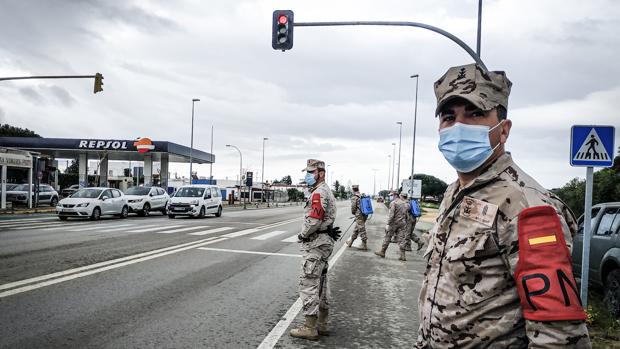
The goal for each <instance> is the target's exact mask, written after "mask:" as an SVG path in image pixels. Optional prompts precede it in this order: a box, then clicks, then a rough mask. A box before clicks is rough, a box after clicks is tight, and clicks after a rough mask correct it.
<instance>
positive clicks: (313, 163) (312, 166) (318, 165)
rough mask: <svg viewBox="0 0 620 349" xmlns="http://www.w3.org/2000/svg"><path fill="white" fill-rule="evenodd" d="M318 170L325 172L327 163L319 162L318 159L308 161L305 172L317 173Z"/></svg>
mask: <svg viewBox="0 0 620 349" xmlns="http://www.w3.org/2000/svg"><path fill="white" fill-rule="evenodd" d="M316 169H321V170H324V169H325V163H324V162H323V161H321V160H317V159H308V163H307V165H306V168H304V169H303V170H301V171H302V172H303V171H315V170H316Z"/></svg>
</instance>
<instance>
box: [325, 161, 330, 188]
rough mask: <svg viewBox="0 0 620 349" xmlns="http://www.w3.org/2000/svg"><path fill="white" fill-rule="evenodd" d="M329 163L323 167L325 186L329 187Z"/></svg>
mask: <svg viewBox="0 0 620 349" xmlns="http://www.w3.org/2000/svg"><path fill="white" fill-rule="evenodd" d="M330 166H331V165H327V168H326V169H325V183H327V186H328V187H329V167H330Z"/></svg>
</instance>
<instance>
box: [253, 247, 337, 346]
mask: <svg viewBox="0 0 620 349" xmlns="http://www.w3.org/2000/svg"><path fill="white" fill-rule="evenodd" d="M346 248H347V245H346V244H342V247H341V248H340V250H338V252H336V254H335V255H334V257H332V258H331V259H330V260H329V267H328V270H331V268H332V267H333V266H334V265H336V262H338V259H339V258H340V256H342V254H343V253H344V250H345V249H346ZM301 308H302V302H301V298H297V300H296V301H295V303H293V305H292V306H291V307H290V308H289V310H288V311H287V312H286V314H284V316H283V317H282V319H281V320H280V321H278V323H277V324H276V325H275V326H274V328H273V329H272V330H271V332H269V334H268V335H267V337H265V339H263V342H262V343H261V344H260V345H259V346H258V347H257V349H272V348H273V347H275V345H276V344H278V341H279V340H280V337H282V335H283V334H284V332H286V329H287V328H288V327H289V326H290V325H291V323H292V322H293V320H295V318H296V317H297V314H298V313H299V311H300V310H301Z"/></svg>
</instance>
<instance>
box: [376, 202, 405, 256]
mask: <svg viewBox="0 0 620 349" xmlns="http://www.w3.org/2000/svg"><path fill="white" fill-rule="evenodd" d="M393 194H396V192H394V193H393ZM409 209H410V208H409V202H407V193H405V192H403V193H401V194H400V197H395V199H394V200H393V201H392V202H390V210H389V213H388V223H387V227H386V229H385V237H384V238H383V245H382V246H381V250H379V251H377V252H375V254H376V255H377V256H379V257H381V258H385V251H387V248H388V246H389V245H390V242H392V238H393V237H396V241H398V247H399V248H400V257H399V258H398V260H399V261H406V260H407V259H406V258H405V246H406V244H407V239H409V236H408V233H409V232H408V231H407V215H408V214H409V212H408V211H409Z"/></svg>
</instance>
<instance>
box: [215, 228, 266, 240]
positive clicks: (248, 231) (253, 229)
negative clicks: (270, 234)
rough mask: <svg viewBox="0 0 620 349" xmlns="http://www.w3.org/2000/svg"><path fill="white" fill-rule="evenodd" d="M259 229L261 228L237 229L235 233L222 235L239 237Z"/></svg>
mask: <svg viewBox="0 0 620 349" xmlns="http://www.w3.org/2000/svg"><path fill="white" fill-rule="evenodd" d="M257 231H260V229H259V228H251V229H245V230H240V231H236V232H234V233H229V234H226V235H222V236H223V237H225V238H238V237H240V236H244V235H248V234H252V233H256V232H257Z"/></svg>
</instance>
